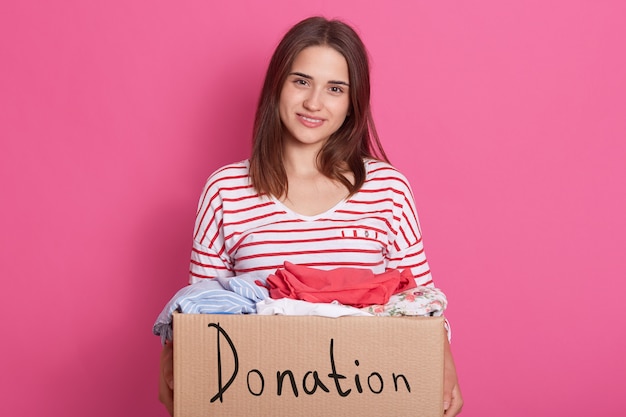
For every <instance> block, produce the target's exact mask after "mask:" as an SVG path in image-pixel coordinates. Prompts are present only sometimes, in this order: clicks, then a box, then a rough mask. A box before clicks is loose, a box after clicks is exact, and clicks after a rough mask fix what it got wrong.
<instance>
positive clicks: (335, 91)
mask: <svg viewBox="0 0 626 417" xmlns="http://www.w3.org/2000/svg"><path fill="white" fill-rule="evenodd" d="M330 92H331V93H337V94H339V93H343V88H341V87H335V86H333V87H330Z"/></svg>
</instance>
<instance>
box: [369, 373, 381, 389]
mask: <svg viewBox="0 0 626 417" xmlns="http://www.w3.org/2000/svg"><path fill="white" fill-rule="evenodd" d="M374 375H375V376H376V377H377V378H378V381H379V382H380V389H379V390H378V391H375V390H374V389H373V388H372V384H371V383H370V380H371V379H372V377H373V376H374ZM367 386H368V387H370V391H372V392H373V393H374V394H380V393H381V392H383V377H382V376H380V374H379V373H378V372H372V373H371V374H370V376H368V377H367Z"/></svg>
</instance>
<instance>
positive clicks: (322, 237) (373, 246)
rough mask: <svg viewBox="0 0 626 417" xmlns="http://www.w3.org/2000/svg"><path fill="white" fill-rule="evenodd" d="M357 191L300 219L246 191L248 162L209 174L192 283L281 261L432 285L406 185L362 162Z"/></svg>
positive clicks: (262, 269)
mask: <svg viewBox="0 0 626 417" xmlns="http://www.w3.org/2000/svg"><path fill="white" fill-rule="evenodd" d="M364 163H365V167H366V171H367V175H366V179H365V183H364V184H363V187H362V188H361V189H360V190H359V191H358V192H357V193H356V194H354V195H353V196H351V197H350V198H348V199H346V200H344V201H341V202H340V203H339V204H337V205H336V206H335V207H333V208H331V209H330V210H328V211H326V212H325V213H322V214H319V215H316V216H303V215H301V214H298V213H295V212H293V211H292V210H290V209H289V208H287V207H286V206H284V205H283V204H282V203H281V202H280V201H278V200H277V199H275V198H273V197H267V196H259V194H258V193H257V192H256V190H255V189H254V188H253V187H252V185H251V183H250V177H249V170H248V169H249V164H248V161H242V162H239V163H234V164H230V165H227V166H225V167H223V168H221V169H219V170H217V171H216V172H215V173H213V174H212V175H211V176H210V177H209V179H208V181H207V183H206V185H205V187H204V190H203V192H202V196H201V198H200V202H199V205H198V212H197V217H196V225H195V230H194V237H193V249H192V253H191V269H190V282H191V283H193V282H197V281H198V280H199V279H203V278H214V277H217V276H224V277H228V276H234V275H240V274H243V273H248V272H258V273H262V274H265V273H267V274H268V275H269V274H270V273H274V272H275V271H276V269H278V268H282V267H283V264H284V262H285V261H289V262H291V263H293V264H298V265H306V266H309V267H314V268H319V269H324V270H328V269H334V268H339V267H353V268H369V269H371V270H372V271H373V272H374V273H376V274H378V273H382V272H384V271H386V270H389V269H406V268H410V269H411V271H412V273H413V276H414V277H415V280H416V282H417V284H418V285H430V286H432V279H431V274H430V269H429V267H428V263H427V261H426V255H425V253H424V246H423V243H422V234H421V230H420V226H419V221H418V218H417V212H416V210H415V203H414V199H413V194H412V192H411V188H410V185H409V183H408V181H407V179H406V177H405V176H404V175H402V174H401V173H400V172H398V171H397V170H396V169H395V168H394V167H392V166H391V165H389V164H388V163H385V162H381V161H374V160H366V161H365V162H364Z"/></svg>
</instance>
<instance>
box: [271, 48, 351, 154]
mask: <svg viewBox="0 0 626 417" xmlns="http://www.w3.org/2000/svg"><path fill="white" fill-rule="evenodd" d="M349 81H350V79H349V74H348V63H347V62H346V59H345V58H344V57H343V55H341V54H340V53H339V52H337V51H336V50H335V49H333V48H331V47H329V46H310V47H308V48H305V49H303V50H302V51H301V52H300V53H299V54H298V55H297V56H296V59H295V60H294V61H293V65H292V67H291V71H290V72H289V75H288V76H287V79H286V80H285V84H284V85H283V89H282V91H281V94H280V103H279V111H280V120H281V121H282V123H283V125H284V126H285V130H286V132H285V137H284V139H285V143H286V144H289V143H291V144H300V145H306V146H314V147H316V148H318V149H319V148H321V146H322V145H323V144H324V143H325V142H326V140H328V138H329V137H330V135H331V134H333V133H334V132H336V131H337V130H338V129H339V128H340V127H341V125H342V124H343V122H344V120H345V119H346V116H347V114H348V111H349V108H350V92H349V88H350V85H349Z"/></svg>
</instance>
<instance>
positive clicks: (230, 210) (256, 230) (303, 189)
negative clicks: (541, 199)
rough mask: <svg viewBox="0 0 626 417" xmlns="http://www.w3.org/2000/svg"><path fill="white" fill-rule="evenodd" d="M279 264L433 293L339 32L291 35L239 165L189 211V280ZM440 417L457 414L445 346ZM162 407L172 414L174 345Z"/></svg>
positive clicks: (337, 28) (361, 63) (322, 27)
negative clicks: (392, 275) (358, 272)
mask: <svg viewBox="0 0 626 417" xmlns="http://www.w3.org/2000/svg"><path fill="white" fill-rule="evenodd" d="M285 261H289V262H291V263H293V264H298V265H305V266H309V267H314V268H319V269H326V270H328V269H334V268H339V267H351V268H369V269H371V270H372V271H373V272H374V273H382V272H384V271H387V270H390V269H402V270H404V269H410V270H411V272H412V274H413V276H414V278H415V281H416V283H417V285H430V286H432V285H433V282H432V279H431V274H430V269H429V267H428V263H427V261H426V256H425V253H424V247H423V243H422V236H421V231H420V227H419V222H418V219H417V214H416V210H415V205H414V200H413V196H412V193H411V189H410V186H409V183H408V181H407V179H406V178H405V177H404V176H403V175H402V174H401V173H399V172H398V171H397V170H396V169H395V168H393V167H392V166H391V165H390V164H389V162H388V160H387V157H386V155H385V152H384V150H383V148H382V146H381V144H380V141H379V139H378V136H377V134H376V130H375V127H374V122H373V119H372V115H371V111H370V80H369V64H368V58H367V52H366V49H365V47H364V45H363V43H362V42H361V40H360V38H359V36H358V35H357V34H356V33H355V31H354V30H353V29H352V28H350V27H349V26H348V25H346V24H345V23H342V22H340V21H336V20H327V19H325V18H322V17H313V18H309V19H306V20H303V21H302V22H300V23H298V24H296V25H295V26H294V27H293V28H291V29H290V30H289V32H287V34H286V35H285V36H284V38H283V39H282V41H281V42H280V44H279V45H278V47H277V49H276V51H275V52H274V55H273V56H272V59H271V61H270V65H269V68H268V70H267V74H266V78H265V82H264V85H263V89H262V91H261V97H260V100H259V105H258V109H257V113H256V120H255V125H254V145H253V151H252V156H251V158H250V159H249V160H246V161H242V162H239V163H234V164H231V165H227V166H225V167H223V168H221V169H219V170H218V171H216V172H215V173H213V174H212V175H211V176H210V178H209V179H208V181H207V183H206V186H205V188H204V191H203V193H202V196H201V198H200V203H199V207H198V213H197V219H196V225H195V230H194V239H193V249H192V255H191V270H190V281H191V282H192V283H193V282H197V281H198V280H202V279H211V278H215V277H220V276H225V277H227V276H235V275H240V274H243V273H250V272H254V273H259V274H267V275H269V274H271V273H274V272H275V271H276V270H277V269H278V268H281V267H282V266H283V265H284V262H285ZM445 347H446V350H445V378H444V408H445V410H446V412H445V415H446V416H454V415H456V414H458V413H459V412H460V410H461V407H462V405H463V400H462V397H461V392H460V389H459V385H458V382H457V375H456V368H455V365H454V361H453V359H452V354H451V351H450V346H449V344H448V342H447V341H446V344H445ZM160 379H161V381H160V399H161V401H162V402H163V403H164V404H165V405H166V407H167V408H168V410H169V411H170V413H171V412H172V403H173V391H172V386H173V384H172V346H171V344H166V346H165V347H164V349H163V353H162V358H161V378H160Z"/></svg>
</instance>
